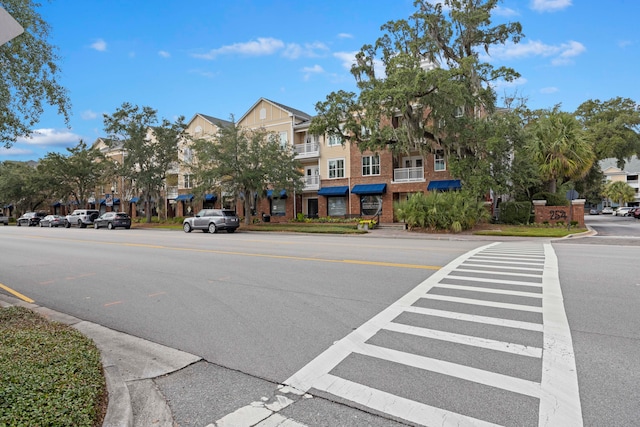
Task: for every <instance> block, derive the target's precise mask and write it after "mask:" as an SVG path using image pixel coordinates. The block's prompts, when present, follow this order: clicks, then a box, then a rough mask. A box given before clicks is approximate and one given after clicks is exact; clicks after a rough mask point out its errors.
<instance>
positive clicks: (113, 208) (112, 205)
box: [111, 185, 116, 212]
mask: <svg viewBox="0 0 640 427" xmlns="http://www.w3.org/2000/svg"><path fill="white" fill-rule="evenodd" d="M115 191H116V187H115V186H114V185H112V186H111V212H115V201H116V200H115V199H116V197H115Z"/></svg>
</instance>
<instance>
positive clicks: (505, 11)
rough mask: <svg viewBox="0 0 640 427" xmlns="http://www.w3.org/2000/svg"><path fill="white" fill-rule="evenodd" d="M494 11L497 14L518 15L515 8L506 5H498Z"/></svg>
mask: <svg viewBox="0 0 640 427" xmlns="http://www.w3.org/2000/svg"><path fill="white" fill-rule="evenodd" d="M494 13H495V14H496V15H498V16H505V17H509V16H518V15H520V14H519V13H518V12H517V11H516V10H514V9H511V8H508V7H501V6H498V7H496V8H495V10H494Z"/></svg>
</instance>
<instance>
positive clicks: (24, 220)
mask: <svg viewBox="0 0 640 427" xmlns="http://www.w3.org/2000/svg"><path fill="white" fill-rule="evenodd" d="M45 216H47V214H46V213H45V212H26V213H25V214H24V215H22V216H21V217H20V218H18V220H17V221H16V225H17V226H18V227H21V226H23V225H26V226H27V227H35V226H36V225H38V224H40V220H41V219H42V218H44V217H45Z"/></svg>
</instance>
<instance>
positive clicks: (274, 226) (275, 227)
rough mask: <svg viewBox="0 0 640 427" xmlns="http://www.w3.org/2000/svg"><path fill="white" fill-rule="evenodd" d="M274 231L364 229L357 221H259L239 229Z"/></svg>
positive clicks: (352, 232)
mask: <svg viewBox="0 0 640 427" xmlns="http://www.w3.org/2000/svg"><path fill="white" fill-rule="evenodd" d="M242 230H251V231H276V232H285V231H286V232H293V233H329V234H363V233H366V231H365V230H358V226H357V223H354V222H350V223H316V222H283V223H267V222H263V223H259V224H252V225H248V226H247V225H244V224H243V225H241V226H240V231H242Z"/></svg>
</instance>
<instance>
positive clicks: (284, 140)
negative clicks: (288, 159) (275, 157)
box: [280, 132, 289, 149]
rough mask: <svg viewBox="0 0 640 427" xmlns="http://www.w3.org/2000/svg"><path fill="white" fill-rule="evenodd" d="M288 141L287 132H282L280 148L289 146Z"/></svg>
mask: <svg viewBox="0 0 640 427" xmlns="http://www.w3.org/2000/svg"><path fill="white" fill-rule="evenodd" d="M288 141H289V140H288V136H287V132H280V148H282V149H285V148H287V143H288Z"/></svg>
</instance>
